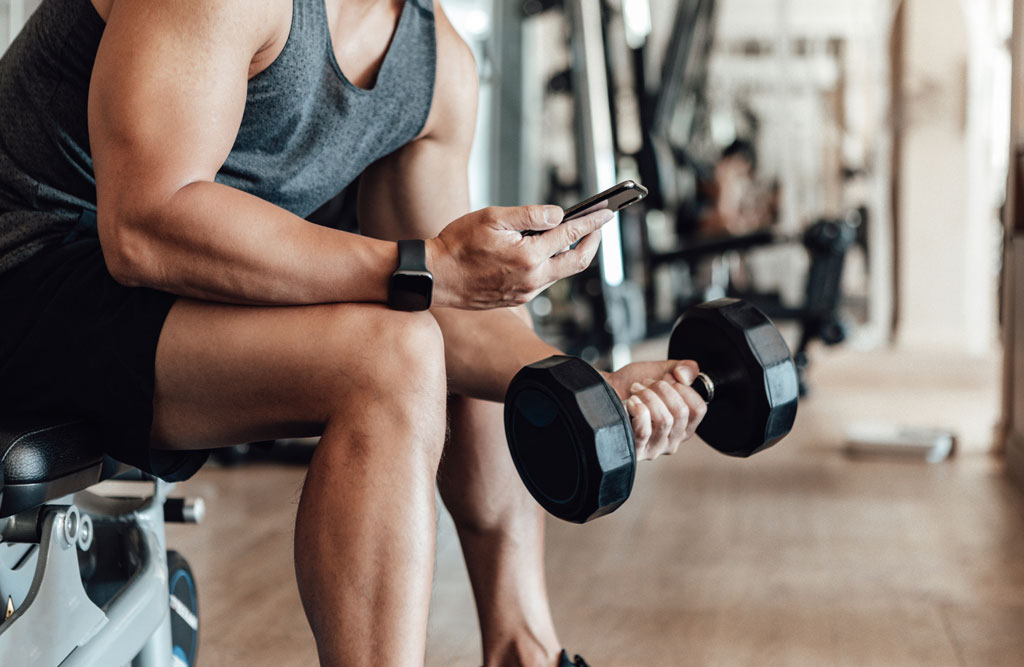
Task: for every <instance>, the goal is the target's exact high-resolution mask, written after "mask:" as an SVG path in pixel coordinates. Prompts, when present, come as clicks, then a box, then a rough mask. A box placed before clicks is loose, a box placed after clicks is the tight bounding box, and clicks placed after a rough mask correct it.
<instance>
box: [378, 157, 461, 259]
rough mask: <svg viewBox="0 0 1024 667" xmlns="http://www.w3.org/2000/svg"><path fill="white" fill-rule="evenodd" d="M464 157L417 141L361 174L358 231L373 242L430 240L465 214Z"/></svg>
mask: <svg viewBox="0 0 1024 667" xmlns="http://www.w3.org/2000/svg"><path fill="white" fill-rule="evenodd" d="M467 163H468V158H467V157H466V156H465V155H463V154H462V152H461V151H458V150H453V149H452V148H451V147H447V146H445V145H443V144H437V143H431V142H430V141H429V140H424V139H420V140H418V141H416V142H413V143H412V144H409V145H407V146H405V147H403V148H402V149H400V150H399V151H396V152H395V153H393V154H392V155H389V156H388V157H386V158H384V159H383V160H380V161H378V162H377V163H376V164H374V165H372V166H371V167H370V168H369V169H367V170H366V171H365V172H364V173H363V176H362V178H361V179H360V181H359V227H360V230H361V231H362V233H363V234H365V235H367V236H372V237H374V238H381V239H388V240H401V239H409V238H424V239H425V238H433V237H434V236H437V234H438V233H439V232H440V231H441V230H442V229H443V228H444V227H445V226H446V225H447V224H448V223H449V222H451V221H452V220H454V219H456V218H458V217H460V216H462V215H465V214H466V213H467V212H468V210H469V183H468V180H469V179H468V174H467Z"/></svg>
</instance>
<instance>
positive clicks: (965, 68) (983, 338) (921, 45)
mask: <svg viewBox="0 0 1024 667" xmlns="http://www.w3.org/2000/svg"><path fill="white" fill-rule="evenodd" d="M904 2H905V8H906V12H907V14H906V28H905V42H904V48H903V55H904V62H905V68H904V85H903V91H902V99H903V114H904V115H903V119H902V120H903V124H902V132H903V134H902V159H901V161H900V164H899V170H900V177H901V181H900V194H899V197H900V207H899V235H900V241H899V243H900V248H899V263H898V268H899V272H898V279H899V285H900V311H899V329H898V332H897V333H898V341H899V342H900V343H901V344H903V345H906V346H910V347H920V346H930V347H947V348H955V349H959V350H963V351H966V352H968V353H972V354H984V353H986V352H989V351H991V350H992V349H993V348H994V347H995V345H996V343H997V322H996V288H997V278H998V275H997V268H998V263H997V258H998V247H999V246H998V241H999V231H1000V228H999V222H998V217H997V206H998V200H999V199H1000V198H1001V192H1000V185H1001V184H1002V183H1003V182H1004V179H1005V175H1004V173H1001V170H1000V168H999V166H998V164H996V163H994V162H993V160H992V155H993V151H992V146H993V142H994V141H1000V143H1002V144H1003V145H1004V146H1005V140H1000V139H999V137H1003V136H1005V131H1006V128H1005V127H999V128H998V130H999V131H997V127H996V126H997V125H1006V124H1008V120H1009V117H1008V109H1001V107H1002V106H1008V103H1009V99H1008V96H1007V95H1006V94H1005V93H1003V92H1001V91H1003V90H1004V89H1005V88H1006V87H1007V86H1008V83H1009V82H1008V80H1007V79H1000V80H995V79H994V74H996V73H998V72H1003V75H1004V77H1005V76H1006V72H1005V68H1000V67H997V66H996V65H997V63H998V60H999V54H1000V52H1002V51H1001V47H997V46H995V45H996V44H997V43H998V42H999V39H998V37H997V34H996V26H995V25H994V24H993V22H992V21H991V20H989V19H990V18H991V17H992V11H991V9H992V7H993V6H994V5H995V3H991V2H986V1H985V0H981V1H978V0H970V1H969V2H963V3H962V2H961V1H960V0H904ZM964 8H966V9H967V13H966V14H965V12H964V11H963V9H964ZM1002 53H1003V57H1005V52H1002ZM998 111H1002V113H997V112H998ZM1004 168H1005V167H1004Z"/></svg>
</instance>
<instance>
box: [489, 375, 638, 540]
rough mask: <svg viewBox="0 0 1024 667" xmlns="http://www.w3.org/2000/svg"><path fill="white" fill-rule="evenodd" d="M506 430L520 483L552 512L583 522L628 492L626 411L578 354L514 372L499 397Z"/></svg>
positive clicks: (631, 454) (630, 466)
mask: <svg viewBox="0 0 1024 667" xmlns="http://www.w3.org/2000/svg"><path fill="white" fill-rule="evenodd" d="M505 435H506V436H507V440H508V444H509V450H510V453H511V454H512V460H513V461H514V462H515V465H516V469H517V470H518V471H519V476H520V477H521V478H522V480H523V483H524V484H525V485H526V488H527V489H529V491H530V493H531V494H532V495H533V497H534V498H535V499H536V500H537V502H538V503H540V504H541V506H543V507H544V509H546V510H547V511H548V512H551V513H552V514H554V515H555V516H557V517H560V518H562V519H565V520H566V521H573V522H575V523H584V522H586V521H589V520H591V519H594V518H597V517H599V516H602V515H604V514H608V513H609V512H612V511H614V510H615V509H616V508H617V507H619V505H621V504H622V503H623V502H625V501H626V499H627V498H628V497H629V494H630V491H631V490H632V488H633V478H634V475H635V472H636V451H635V449H634V446H633V432H632V430H631V428H630V422H629V415H628V414H627V413H626V409H625V407H624V406H623V405H622V401H621V400H619V397H618V396H616V395H615V391H614V390H613V389H612V388H611V386H609V385H608V383H606V382H605V381H604V378H603V377H602V376H601V374H600V373H599V372H598V371H596V370H595V369H594V368H593V367H592V366H591V365H590V364H588V363H586V362H585V361H583V360H582V359H578V358H576V357H563V356H554V357H550V358H548V359H545V360H543V361H539V362H537V363H535V364H530V365H529V366H527V367H525V368H523V369H522V370H521V371H519V373H517V374H516V377H515V378H514V379H513V380H512V383H511V384H510V385H509V389H508V393H507V394H506V396H505Z"/></svg>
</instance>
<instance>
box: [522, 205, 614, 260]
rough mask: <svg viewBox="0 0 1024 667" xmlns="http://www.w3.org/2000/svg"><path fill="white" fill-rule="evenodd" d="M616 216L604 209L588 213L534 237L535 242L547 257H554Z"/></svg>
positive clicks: (539, 250)
mask: <svg viewBox="0 0 1024 667" xmlns="http://www.w3.org/2000/svg"><path fill="white" fill-rule="evenodd" d="M614 217H615V214H614V213H612V212H611V211H609V210H608V209H604V210H601V211H595V212H593V213H588V214H587V215H585V216H583V217H581V218H575V219H573V220H566V221H565V222H563V223H562V224H560V225H558V226H557V227H556V228H555V229H552V230H551V231H549V232H547V233H546V234H540V235H537V236H535V237H533V243H535V244H536V245H537V248H538V252H542V253H543V254H544V256H545V257H553V256H555V255H556V254H558V253H560V252H562V251H563V250H564V249H565V248H568V247H570V246H572V245H573V244H575V243H577V242H578V241H580V240H581V239H583V238H585V237H586V236H587V235H589V234H591V233H593V232H596V231H597V230H599V229H601V227H603V226H604V225H605V224H606V223H607V222H608V221H609V220H611V219H612V218H614ZM563 254H564V253H563Z"/></svg>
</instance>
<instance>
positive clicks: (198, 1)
mask: <svg viewBox="0 0 1024 667" xmlns="http://www.w3.org/2000/svg"><path fill="white" fill-rule="evenodd" d="M89 1H90V2H92V5H93V7H94V8H95V9H96V12H97V14H99V15H100V17H101V18H102V19H103V21H104V22H106V23H108V24H109V23H110V22H111V19H112V18H113V19H114V20H115V22H117V23H120V21H118V19H119V18H120V17H121V16H122V15H124V16H125V17H127V18H128V23H129V24H131V23H132V22H133V21H140V20H141V21H146V23H157V24H160V23H161V22H163V23H166V24H167V25H168V27H172V28H178V29H179V30H194V29H195V28H197V27H198V28H200V29H201V30H205V31H210V32H216V31H218V30H221V31H224V30H227V31H231V32H234V33H236V34H242V35H247V36H248V37H249V39H248V41H249V42H251V43H253V44H255V45H256V47H257V50H264V49H267V48H272V46H273V43H274V42H276V41H277V40H278V39H279V38H280V37H281V36H282V34H283V36H284V37H285V38H287V36H288V32H289V29H290V28H291V15H292V2H293V0H89ZM126 10H127V11H126Z"/></svg>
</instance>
